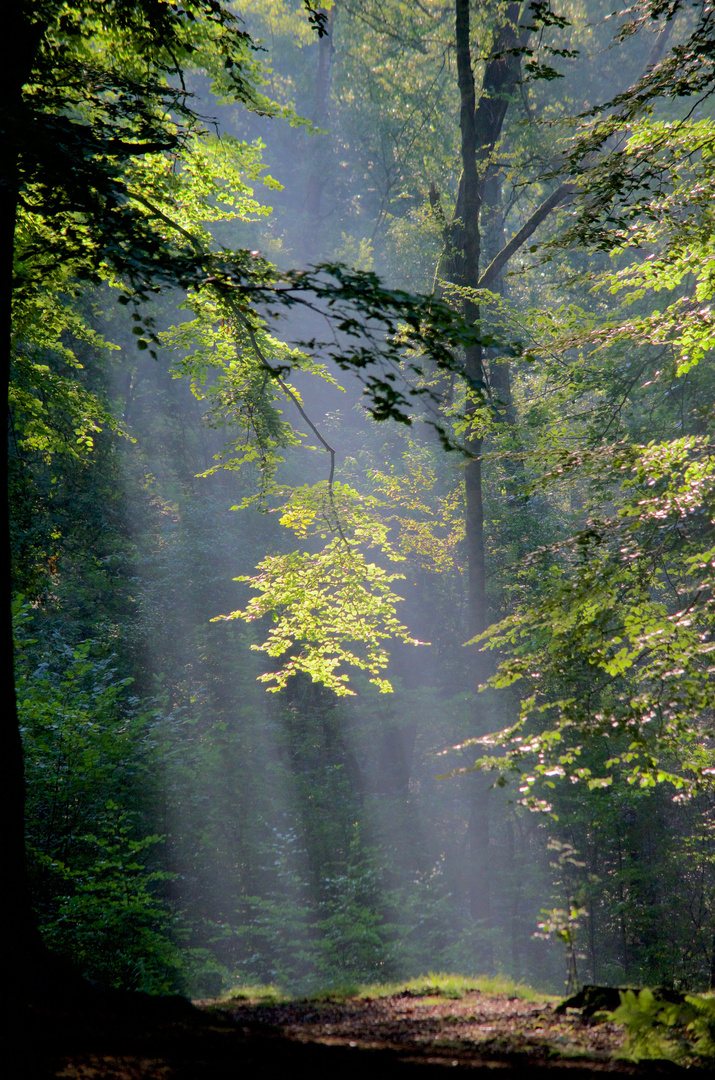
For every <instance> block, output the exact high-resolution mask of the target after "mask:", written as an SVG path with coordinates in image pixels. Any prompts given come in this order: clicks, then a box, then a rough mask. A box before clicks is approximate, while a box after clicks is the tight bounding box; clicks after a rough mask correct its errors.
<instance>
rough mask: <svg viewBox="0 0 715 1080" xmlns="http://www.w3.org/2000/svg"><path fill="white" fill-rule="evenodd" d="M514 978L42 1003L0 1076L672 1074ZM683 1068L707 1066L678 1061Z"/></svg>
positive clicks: (607, 1026)
mask: <svg viewBox="0 0 715 1080" xmlns="http://www.w3.org/2000/svg"><path fill="white" fill-rule="evenodd" d="M558 1001H559V999H558V998H550V997H548V996H544V995H538V994H535V993H534V992H533V991H529V990H526V989H524V988H519V987H515V988H511V990H507V991H506V992H497V991H496V990H495V989H494V987H493V985H492V987H491V988H489V987H487V989H484V988H480V987H478V986H475V985H474V984H472V985H468V984H467V981H466V980H454V979H452V980H442V982H441V984H440V983H439V982H438V981H437V982H436V981H434V980H432V981H429V980H428V981H427V982H426V983H425V981H424V980H423V981H422V982H421V983H420V982H417V983H415V984H412V985H406V986H404V985H403V987H402V988H396V987H395V988H391V987H375V988H366V989H364V990H363V991H362V992H357V991H354V992H352V993H350V992H346V993H343V994H340V993H332V994H325V995H322V996H318V997H314V998H311V999H303V1000H290V999H281V997H280V996H279V995H278V994H276V993H275V992H270V991H269V992H266V991H258V992H254V993H251V992H250V991H249V992H246V991H243V992H241V993H236V994H234V995H232V996H231V995H230V996H227V997H225V998H223V999H219V1000H212V1001H201V1002H195V1003H194V1004H193V1005H191V1004H190V1003H189V1002H187V1001H185V1000H184V999H181V998H150V997H148V996H147V995H138V994H137V995H130V994H124V995H122V994H116V995H112V994H109V995H104V996H103V997H101V999H100V1000H99V1001H95V1002H93V1003H92V1004H91V1005H87V1004H86V1003H85V1004H83V1005H82V1006H81V1007H79V1008H78V1007H77V1004H76V1003H75V1004H72V1002H67V1003H63V1002H55V1003H54V1005H53V1006H52V1008H51V1009H50V1008H48V1006H49V1004H50V1003H46V1005H45V1006H44V1007H43V1008H41V1009H37V1008H36V1009H35V1010H34V1012H33V1015H32V1016H30V1018H29V1022H28V1018H27V1017H26V1018H25V1020H24V1022H23V1023H21V1024H19V1025H18V1026H17V1027H16V1029H15V1030H14V1031H13V1033H12V1034H11V1036H10V1037H11V1041H12V1047H8V1050H9V1051H10V1057H9V1058H8V1055H7V1054H6V1055H5V1057H4V1060H5V1061H8V1060H17V1061H18V1063H19V1064H20V1068H19V1069H18V1070H17V1072H13V1073H12V1074H11V1073H9V1072H5V1071H4V1070H3V1075H4V1076H10V1075H13V1076H15V1075H17V1076H22V1077H23V1078H32V1077H38V1078H39V1077H42V1078H50V1077H52V1078H56V1080H216V1078H220V1077H223V1076H231V1077H234V1076H235V1077H240V1078H244V1077H246V1078H252V1077H254V1076H256V1077H261V1078H262V1077H264V1076H265V1077H270V1076H273V1075H276V1076H280V1075H286V1074H289V1075H292V1074H297V1075H305V1076H309V1077H310V1078H311V1080H321V1078H323V1077H325V1078H326V1080H327V1078H330V1080H335V1077H336V1075H337V1076H339V1078H340V1080H358V1078H361V1080H363V1078H367V1080H383V1078H384V1080H387V1078H389V1080H412V1078H414V1077H423V1078H424V1080H441V1077H442V1076H444V1075H446V1071H447V1070H449V1074H450V1076H451V1077H452V1078H453V1077H454V1076H455V1072H454V1070H455V1069H457V1070H458V1071H459V1070H461V1071H462V1072H465V1071H468V1072H469V1074H470V1075H473V1076H476V1075H477V1074H478V1075H486V1074H487V1073H489V1074H490V1075H492V1074H493V1073H494V1070H497V1071H498V1072H499V1073H500V1074H501V1075H504V1074H509V1076H512V1077H516V1076H519V1077H521V1076H524V1077H526V1078H528V1080H540V1078H545V1077H546V1074H547V1073H548V1074H549V1075H550V1076H551V1077H553V1075H554V1073H556V1074H557V1075H562V1076H563V1077H564V1080H567V1078H568V1080H582V1078H583V1080H587V1078H588V1080H593V1078H594V1077H596V1076H600V1075H601V1074H609V1075H617V1076H632V1077H645V1076H674V1075H676V1074H681V1073H682V1070H681V1069H680V1068H678V1067H676V1066H674V1065H671V1064H669V1063H667V1062H655V1061H650V1062H641V1063H638V1064H635V1063H633V1062H628V1061H625V1060H622V1059H619V1058H618V1052H619V1049H620V1048H621V1046H622V1044H623V1040H624V1034H623V1029H622V1028H621V1027H620V1026H619V1025H617V1024H614V1023H608V1022H607V1023H594V1022H592V1021H590V1020H588V1019H587V1018H585V1017H583V1016H582V1015H581V1013H580V1012H579V1011H578V1010H575V1009H570V1010H568V1011H567V1012H566V1013H564V1014H561V1013H557V1012H556V1007H557V1005H558ZM688 1075H689V1077H693V1076H695V1075H703V1076H704V1075H708V1076H711V1075H712V1073H711V1072H709V1071H708V1072H707V1073H706V1072H705V1071H704V1070H700V1069H693V1068H691V1069H689V1070H688Z"/></svg>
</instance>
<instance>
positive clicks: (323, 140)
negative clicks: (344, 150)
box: [304, 4, 336, 263]
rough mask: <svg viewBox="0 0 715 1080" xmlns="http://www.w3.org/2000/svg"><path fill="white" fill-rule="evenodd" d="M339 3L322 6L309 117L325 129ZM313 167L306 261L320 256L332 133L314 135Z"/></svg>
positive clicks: (307, 202) (309, 182)
mask: <svg viewBox="0 0 715 1080" xmlns="http://www.w3.org/2000/svg"><path fill="white" fill-rule="evenodd" d="M335 13H336V5H335V4H333V6H332V7H331V8H330V9H329V10H327V11H326V10H325V9H324V8H320V9H319V14H321V15H324V16H325V23H324V27H325V33H324V34H323V36H322V37H321V38H319V39H318V69H317V72H316V76H315V98H314V101H313V109H312V112H311V117H310V119H311V120H312V122H313V123H314V124H315V126H316V127H319V128H325V127H327V124H328V119H329V115H330V90H331V86H332V75H333V53H334V52H335V46H334V44H333V32H334V29H335ZM309 150H310V153H311V158H312V168H311V171H310V174H309V176H308V180H307V183H306V188H305V212H306V228H305V236H304V249H305V250H304V254H305V259H306V262H309V263H310V262H314V261H315V260H316V259H317V258H319V257H320V254H321V252H320V226H321V205H320V204H321V200H322V197H323V191H324V189H325V185H326V183H327V181H328V179H329V175H330V169H329V167H328V159H329V156H330V136H329V135H327V134H324V135H314V136H312V137H311V144H310V147H309Z"/></svg>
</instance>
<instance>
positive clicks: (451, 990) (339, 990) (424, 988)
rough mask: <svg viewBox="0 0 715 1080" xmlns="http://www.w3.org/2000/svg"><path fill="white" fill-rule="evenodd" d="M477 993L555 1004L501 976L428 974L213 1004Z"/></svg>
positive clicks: (255, 989) (247, 990)
mask: <svg viewBox="0 0 715 1080" xmlns="http://www.w3.org/2000/svg"><path fill="white" fill-rule="evenodd" d="M474 990H478V991H479V992H480V993H482V994H488V995H489V996H491V997H498V996H505V997H511V998H514V997H517V998H521V999H522V1000H523V1001H558V1000H560V999H559V998H558V997H557V996H555V995H553V994H544V993H541V992H540V991H538V990H534V989H533V988H532V987H531V986H526V985H524V984H523V983H516V982H514V980H513V979H508V978H506V977H505V976H503V975H493V976H487V975H477V976H467V975H450V974H447V973H445V972H430V973H429V974H427V975H419V976H417V977H416V978H413V979H405V980H403V981H401V982H384V983H363V984H361V985H358V984H352V983H348V984H345V985H337V986H335V985H334V986H329V987H325V988H324V989H322V990H317V991H315V992H314V993H312V994H308V995H307V996H306V995H305V994H291V993H288V992H287V991H285V990H283V989H281V988H280V987H277V986H273V985H262V984H251V985H246V986H237V987H234V988H233V989H231V990H230V991H228V992H227V993H225V994H222V995H221V997H220V998H218V999H217V1000H216V1004H217V1005H227V1004H229V1003H231V1002H238V1001H240V1002H245V1003H246V1004H247V1005H279V1004H282V1003H286V1002H289V1001H306V1000H307V1001H314V1002H325V1003H326V1004H327V1003H329V1002H331V1001H334V1002H342V1001H350V1000H365V999H368V998H386V997H395V996H396V995H398V994H402V995H404V996H406V997H408V996H409V997H416V998H417V997H443V998H451V999H453V1000H459V998H462V997H464V995H465V994H468V993H471V992H472V991H474Z"/></svg>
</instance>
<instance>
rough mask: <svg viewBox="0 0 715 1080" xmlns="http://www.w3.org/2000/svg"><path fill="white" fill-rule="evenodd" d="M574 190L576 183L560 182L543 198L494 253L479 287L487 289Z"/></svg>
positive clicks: (480, 279)
mask: <svg viewBox="0 0 715 1080" xmlns="http://www.w3.org/2000/svg"><path fill="white" fill-rule="evenodd" d="M575 190H576V185H575V184H573V183H571V182H570V181H566V183H564V184H561V185H560V187H557V188H556V191H552V193H551V194H550V195H549V197H548V198H547V199H544V201H543V202H542V204H541V206H539V207H538V209H536V210H535V211H534V213H533V214H532V215H531V217H530V218H529V220H528V221H527V222H526V224H525V225H522V227H521V228H520V229H519V231H518V233H515V234H514V236H512V238H511V240H510V241H509V243H508V244H506V245H505V246H504V247H503V248H502V249H501V251H500V252H499V254H498V255H495V256H494V258H493V259H492V261H491V262H490V263H489V266H488V267H487V268H486V270H485V271H484V273H483V274H482V276H481V277H480V278H479V284H478V286H477V287H478V288H479V289H488V288H489V286H490V285H491V284H492V282H493V281H494V279H495V278H496V277H497V275H498V274H499V272H500V271H501V269H502V267H504V266H505V265H506V263H508V262H509V259H510V258H511V257H512V255H514V254H515V253H516V252H517V251H518V250H519V248H520V247H521V246H522V244H525V243H526V241H527V240H528V239H529V237H530V236H531V234H532V233H533V232H535V231H536V229H537V228H538V227H539V225H540V224H541V222H542V221H545V220H546V218H547V217H548V216H549V214H550V213H551V211H552V210H555V209H556V207H557V206H558V205H559V203H562V202H565V201H566V199H568V198H569V197H570V196H571V195H573V193H574V192H575Z"/></svg>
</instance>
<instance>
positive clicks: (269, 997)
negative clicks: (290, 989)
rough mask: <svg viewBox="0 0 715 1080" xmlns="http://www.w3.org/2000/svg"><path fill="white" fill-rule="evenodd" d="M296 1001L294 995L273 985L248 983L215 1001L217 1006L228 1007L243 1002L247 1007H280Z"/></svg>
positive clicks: (227, 992)
mask: <svg viewBox="0 0 715 1080" xmlns="http://www.w3.org/2000/svg"><path fill="white" fill-rule="evenodd" d="M294 1000H295V997H294V995H292V994H288V993H286V992H285V991H284V990H282V989H281V988H280V987H279V986H273V984H272V983H271V984H265V983H248V984H246V985H244V986H234V987H233V988H232V989H231V990H228V991H226V992H225V993H223V994H221V996H220V997H218V998H216V999H215V1004H217V1005H228V1004H229V1003H230V1002H232V1001H241V1002H245V1003H246V1004H247V1005H279V1004H280V1003H281V1002H285V1001H294Z"/></svg>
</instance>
